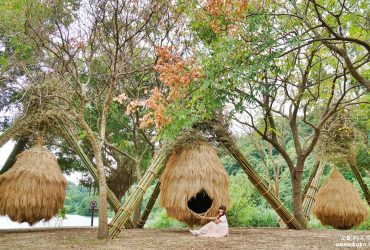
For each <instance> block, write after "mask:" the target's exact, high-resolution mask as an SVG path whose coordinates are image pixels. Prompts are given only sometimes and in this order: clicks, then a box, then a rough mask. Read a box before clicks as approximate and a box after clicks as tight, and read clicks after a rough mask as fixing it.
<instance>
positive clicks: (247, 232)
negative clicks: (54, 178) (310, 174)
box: [0, 228, 370, 250]
mask: <svg viewBox="0 0 370 250" xmlns="http://www.w3.org/2000/svg"><path fill="white" fill-rule="evenodd" d="M95 235H96V229H90V228H78V229H76V228H73V229H68V228H60V229H50V230H34V231H25V230H23V231H20V230H17V231H1V230H0V249H52V250H54V249H55V250H57V249H171V250H172V249H175V250H181V249H253V250H257V249H269V250H270V249H370V231H339V230H304V231H296V230H288V229H272V228H253V229H252V228H241V229H234V228H233V229H231V230H230V236H229V237H226V238H219V239H207V238H199V237H195V236H192V235H190V233H189V232H188V231H186V230H174V229H171V230H170V229H165V230H164V229H162V230H159V229H157V230H156V229H132V230H124V231H122V233H121V234H120V236H119V237H118V238H117V239H114V240H109V241H106V240H104V241H99V240H97V239H95ZM353 243H355V244H357V245H359V244H362V245H363V246H362V247H339V246H336V244H353ZM364 244H366V246H365V245H364ZM347 246H348V245H347Z"/></svg>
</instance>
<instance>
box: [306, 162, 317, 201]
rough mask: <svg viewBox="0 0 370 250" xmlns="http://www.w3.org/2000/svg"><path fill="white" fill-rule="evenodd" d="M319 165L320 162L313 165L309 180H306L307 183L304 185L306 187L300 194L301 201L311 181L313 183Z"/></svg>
mask: <svg viewBox="0 0 370 250" xmlns="http://www.w3.org/2000/svg"><path fill="white" fill-rule="evenodd" d="M320 164H321V162H320V161H316V162H315V163H314V165H313V169H312V172H311V175H310V178H309V179H308V181H307V183H306V186H305V187H304V189H303V192H302V200H304V198H305V197H306V195H307V192H308V189H309V188H310V186H311V184H312V181H313V179H314V178H315V176H316V174H317V171H318V169H319V166H320Z"/></svg>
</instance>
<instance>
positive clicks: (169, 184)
mask: <svg viewBox="0 0 370 250" xmlns="http://www.w3.org/2000/svg"><path fill="white" fill-rule="evenodd" d="M188 142H189V141H188ZM228 186H229V181H228V176H227V173H226V171H225V169H224V167H223V165H222V163H221V161H220V159H219V157H218V155H217V153H216V151H215V150H214V149H213V148H212V146H211V145H209V144H208V143H206V142H205V141H202V140H196V141H194V143H193V144H191V143H187V144H186V146H184V147H179V148H178V150H174V151H173V153H172V155H171V156H170V158H169V160H168V162H167V164H166V168H165V170H164V172H163V174H162V177H161V187H160V188H161V195H160V204H161V206H162V207H164V208H166V210H167V214H168V215H169V216H170V217H174V218H176V219H178V220H180V221H183V222H185V223H187V224H188V225H196V224H204V223H206V222H208V221H207V220H205V219H200V218H199V217H197V216H195V215H194V214H193V213H192V212H191V211H189V208H188V204H187V202H188V201H189V199H191V198H192V197H194V196H195V195H196V194H197V193H198V192H200V191H201V190H202V189H203V190H205V191H206V192H207V194H208V196H209V197H210V198H211V199H212V200H213V201H212V205H211V207H210V208H209V209H208V211H207V215H208V216H216V215H217V211H218V207H219V206H220V205H225V206H227V207H228V206H229V203H230V197H229V191H228Z"/></svg>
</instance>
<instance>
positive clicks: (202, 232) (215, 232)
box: [195, 215, 229, 238]
mask: <svg viewBox="0 0 370 250" xmlns="http://www.w3.org/2000/svg"><path fill="white" fill-rule="evenodd" d="M219 220H220V221H221V222H220V223H218V224H216V223H215V222H213V221H211V222H209V223H208V224H206V225H204V226H203V227H202V228H201V229H199V230H195V232H196V234H197V235H198V236H199V237H216V238H217V237H225V236H227V235H229V224H228V223H227V218H226V216H225V215H222V216H221V217H220V219H219Z"/></svg>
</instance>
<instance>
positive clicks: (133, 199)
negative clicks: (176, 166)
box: [108, 144, 171, 239]
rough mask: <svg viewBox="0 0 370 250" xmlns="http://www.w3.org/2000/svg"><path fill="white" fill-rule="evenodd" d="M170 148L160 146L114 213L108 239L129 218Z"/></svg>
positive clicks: (115, 234) (115, 235) (164, 160)
mask: <svg viewBox="0 0 370 250" xmlns="http://www.w3.org/2000/svg"><path fill="white" fill-rule="evenodd" d="M170 149H171V147H170V145H168V144H166V145H164V146H162V147H161V149H160V150H159V152H158V153H157V155H156V156H155V158H154V159H153V161H152V163H151V164H150V166H149V167H148V169H147V171H146V172H145V174H144V176H143V177H142V178H141V180H140V182H139V183H138V185H137V186H136V188H135V189H134V191H133V192H132V193H131V195H130V196H129V197H128V198H127V200H126V202H125V203H124V204H123V206H122V207H121V208H120V209H119V211H118V212H117V213H116V215H115V216H114V218H113V219H112V221H111V222H110V223H109V236H108V238H109V239H113V238H115V237H117V236H118V234H119V233H120V232H121V230H122V228H123V225H124V224H125V223H126V221H127V220H128V219H129V218H130V216H131V214H132V213H133V211H134V210H135V208H136V206H137V205H138V203H139V202H140V200H141V199H142V198H143V196H144V193H145V192H146V190H147V189H148V187H149V186H150V184H151V183H152V181H153V180H154V178H155V177H156V176H157V175H158V173H159V172H160V171H161V169H162V168H163V166H164V164H165V162H166V160H167V158H168V155H169V152H170Z"/></svg>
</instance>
